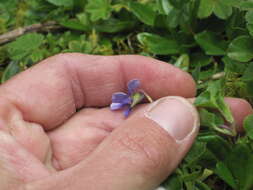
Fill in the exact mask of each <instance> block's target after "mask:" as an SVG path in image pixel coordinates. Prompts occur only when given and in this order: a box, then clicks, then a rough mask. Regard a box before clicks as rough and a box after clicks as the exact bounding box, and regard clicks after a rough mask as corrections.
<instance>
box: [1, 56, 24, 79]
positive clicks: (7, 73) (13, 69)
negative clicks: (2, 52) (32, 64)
mask: <svg viewBox="0 0 253 190" xmlns="http://www.w3.org/2000/svg"><path fill="white" fill-rule="evenodd" d="M20 71H21V68H20V66H19V64H18V62H17V61H13V62H11V63H9V65H8V66H7V68H6V69H5V70H4V73H3V75H2V78H1V83H3V82H5V81H7V80H8V79H10V78H11V77H13V76H14V75H16V74H17V73H19V72H20Z"/></svg>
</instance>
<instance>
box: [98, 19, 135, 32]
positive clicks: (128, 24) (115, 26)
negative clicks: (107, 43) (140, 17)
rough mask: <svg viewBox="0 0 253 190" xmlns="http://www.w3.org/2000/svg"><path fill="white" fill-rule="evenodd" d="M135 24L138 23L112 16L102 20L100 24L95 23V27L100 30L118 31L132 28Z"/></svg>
mask: <svg viewBox="0 0 253 190" xmlns="http://www.w3.org/2000/svg"><path fill="white" fill-rule="evenodd" d="M135 24H136V23H135V22H134V21H130V20H126V21H124V20H119V19H114V18H110V19H108V20H106V21H103V22H100V23H99V24H97V25H95V26H94V28H95V29H96V30H97V31H99V32H107V33H116V32H121V31H124V30H129V29H132V28H133V27H134V26H135Z"/></svg>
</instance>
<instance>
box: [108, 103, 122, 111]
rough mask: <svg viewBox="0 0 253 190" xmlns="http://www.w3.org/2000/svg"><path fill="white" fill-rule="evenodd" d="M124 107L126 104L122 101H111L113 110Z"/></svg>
mask: <svg viewBox="0 0 253 190" xmlns="http://www.w3.org/2000/svg"><path fill="white" fill-rule="evenodd" d="M122 107H124V104H122V103H111V105H110V109H111V110H118V109H121V108H122Z"/></svg>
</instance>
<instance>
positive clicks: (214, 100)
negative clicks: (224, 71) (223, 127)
mask: <svg viewBox="0 0 253 190" xmlns="http://www.w3.org/2000/svg"><path fill="white" fill-rule="evenodd" d="M194 104H195V105H196V106H200V107H203V106H204V107H207V108H213V109H217V110H219V111H220V113H221V114H222V115H223V117H224V118H225V119H226V120H227V121H229V122H230V123H233V122H234V119H233V116H232V113H231V111H230V109H229V107H228V105H227V104H226V103H225V101H224V95H223V91H222V82H221V81H213V82H210V83H209V85H208V87H207V89H206V91H204V92H202V93H201V94H200V95H199V96H198V97H197V99H196V100H195V102H194Z"/></svg>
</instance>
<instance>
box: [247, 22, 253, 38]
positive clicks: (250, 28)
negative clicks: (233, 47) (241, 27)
mask: <svg viewBox="0 0 253 190" xmlns="http://www.w3.org/2000/svg"><path fill="white" fill-rule="evenodd" d="M247 29H248V31H249V34H250V35H251V36H253V24H247Z"/></svg>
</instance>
